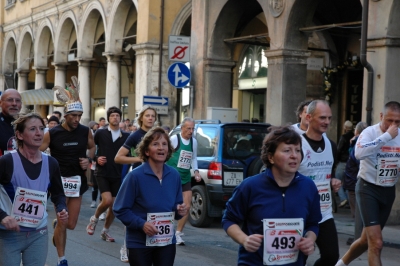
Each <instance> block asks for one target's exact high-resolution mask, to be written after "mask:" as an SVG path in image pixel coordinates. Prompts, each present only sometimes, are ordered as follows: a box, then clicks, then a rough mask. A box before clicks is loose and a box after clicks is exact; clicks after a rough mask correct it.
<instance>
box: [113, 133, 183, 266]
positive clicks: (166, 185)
mask: <svg viewBox="0 0 400 266" xmlns="http://www.w3.org/2000/svg"><path fill="white" fill-rule="evenodd" d="M172 152H173V149H172V146H171V143H170V142H169V138H168V135H167V134H166V133H165V131H164V129H162V128H160V127H157V128H153V129H151V130H149V132H147V134H146V135H145V136H144V138H143V140H142V141H141V142H140V144H139V147H138V148H137V150H136V154H137V155H138V157H140V158H141V159H142V160H143V161H144V163H143V164H142V165H141V166H139V167H137V168H135V169H134V170H132V171H131V172H130V173H129V174H128V175H127V176H126V177H125V179H124V181H123V183H122V185H121V188H120V190H119V192H118V194H117V197H116V199H115V203H114V207H113V210H114V213H115V216H116V217H117V218H118V219H119V220H121V221H122V223H123V224H124V225H125V226H126V229H127V232H126V246H127V248H128V250H129V255H128V257H129V264H130V265H136V266H151V265H154V266H171V265H173V264H174V260H175V253H176V245H175V243H176V239H175V228H174V219H176V220H179V219H181V218H182V216H184V215H186V213H187V207H186V206H185V204H184V203H183V198H182V185H181V178H180V176H179V174H178V172H177V171H176V170H175V169H174V168H172V167H170V166H168V165H166V164H164V163H165V161H167V160H168V159H169V158H170V157H171V154H172Z"/></svg>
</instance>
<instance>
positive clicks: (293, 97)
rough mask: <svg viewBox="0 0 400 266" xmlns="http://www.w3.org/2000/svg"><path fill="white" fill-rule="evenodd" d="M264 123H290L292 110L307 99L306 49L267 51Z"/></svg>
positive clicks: (307, 54)
mask: <svg viewBox="0 0 400 266" xmlns="http://www.w3.org/2000/svg"><path fill="white" fill-rule="evenodd" d="M265 54H266V56H267V58H268V86H267V95H266V96H267V99H266V121H264V122H268V123H270V124H272V125H276V126H279V125H285V124H286V123H288V122H293V117H294V113H293V112H294V110H295V108H296V106H297V105H298V104H299V102H301V101H304V100H305V99H306V85H307V58H308V57H309V56H310V52H308V51H307V50H292V49H284V50H269V51H266V52H265Z"/></svg>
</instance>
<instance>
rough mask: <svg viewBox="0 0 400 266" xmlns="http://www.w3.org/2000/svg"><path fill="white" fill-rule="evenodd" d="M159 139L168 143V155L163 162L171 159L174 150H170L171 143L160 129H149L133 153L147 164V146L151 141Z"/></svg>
mask: <svg viewBox="0 0 400 266" xmlns="http://www.w3.org/2000/svg"><path fill="white" fill-rule="evenodd" d="M161 137H164V138H165V139H166V140H167V142H168V154H167V158H166V159H165V161H168V160H169V158H171V156H172V153H173V152H174V149H173V148H172V145H171V141H170V140H169V137H168V134H167V133H165V130H164V129H163V128H161V127H154V128H152V129H150V130H149V131H148V132H147V133H146V135H144V137H143V139H142V141H141V142H140V143H139V146H138V147H137V148H136V150H135V152H136V154H137V155H138V157H139V158H140V159H142V160H143V161H145V162H147V161H148V160H149V156H147V155H146V151H148V150H149V146H150V144H151V142H152V141H153V140H158V139H160V138H161Z"/></svg>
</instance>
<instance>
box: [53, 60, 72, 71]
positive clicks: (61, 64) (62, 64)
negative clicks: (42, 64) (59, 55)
mask: <svg viewBox="0 0 400 266" xmlns="http://www.w3.org/2000/svg"><path fill="white" fill-rule="evenodd" d="M51 65H52V66H54V68H55V69H56V70H66V69H67V66H69V65H70V64H69V63H66V62H51Z"/></svg>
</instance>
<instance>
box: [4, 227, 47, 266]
mask: <svg viewBox="0 0 400 266" xmlns="http://www.w3.org/2000/svg"><path fill="white" fill-rule="evenodd" d="M48 242H49V240H48V236H47V227H44V228H41V229H38V230H36V231H28V232H15V231H9V230H0V250H1V256H0V265H7V266H20V265H21V259H22V264H23V265H24V266H34V265H45V264H46V258H47V249H48V247H47V246H48ZM5 254H7V256H5Z"/></svg>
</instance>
